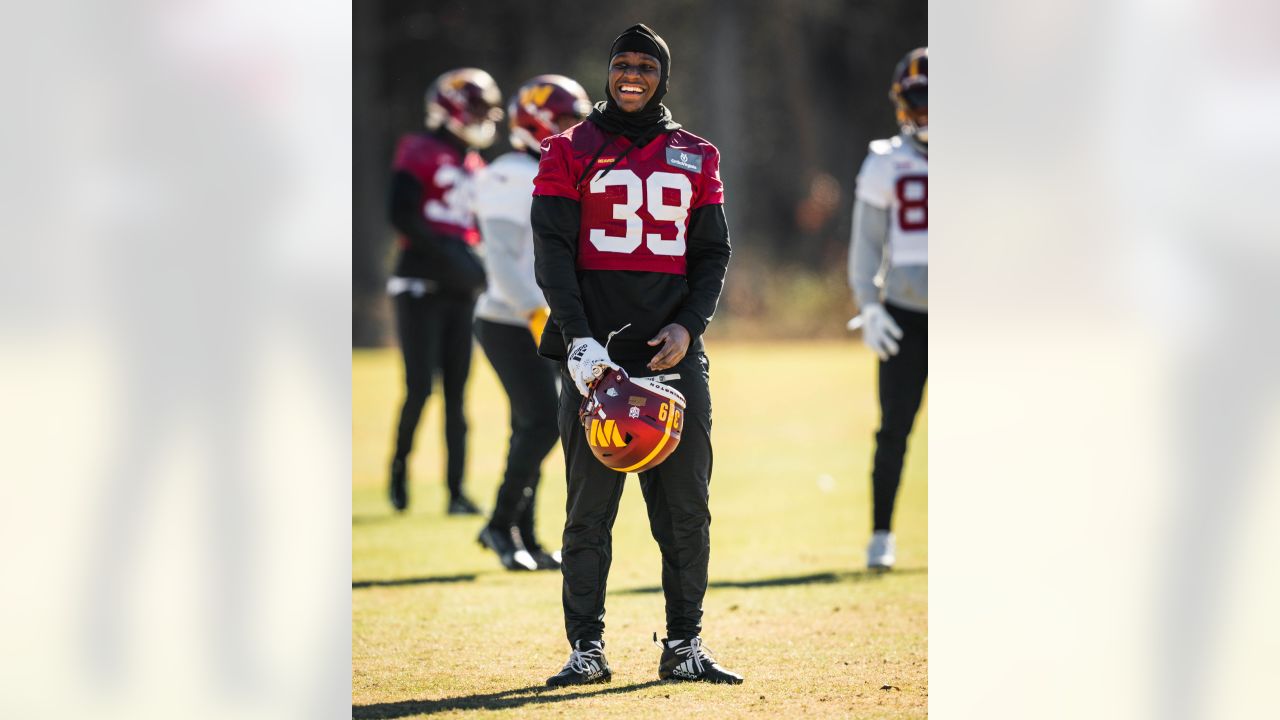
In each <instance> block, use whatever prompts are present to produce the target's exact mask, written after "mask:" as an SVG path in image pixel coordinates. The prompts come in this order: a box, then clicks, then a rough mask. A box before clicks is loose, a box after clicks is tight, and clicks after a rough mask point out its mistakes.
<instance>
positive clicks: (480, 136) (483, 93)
mask: <svg viewBox="0 0 1280 720" xmlns="http://www.w3.org/2000/svg"><path fill="white" fill-rule="evenodd" d="M425 104H426V114H427V117H426V125H427V129H428V130H437V129H439V128H440V127H441V126H443V127H444V128H445V129H446V130H448V131H449V132H451V133H453V134H454V135H455V136H457V138H458V139H459V140H462V141H463V142H464V143H466V144H467V145H470V146H471V147H473V148H476V149H478V150H483V149H485V148H487V147H489V146H490V145H492V144H493V138H494V136H495V135H496V134H497V131H498V121H499V120H501V119H502V107H501V106H502V93H501V92H500V91H499V90H498V84H497V83H495V82H494V81H493V78H492V77H490V76H489V73H487V72H485V71H483V70H480V69H478V68H459V69H457V70H450V71H449V72H447V73H445V74H443V75H441V76H440V77H438V78H436V81H435V82H433V83H431V87H430V88H428V89H427V95H426V98H425Z"/></svg>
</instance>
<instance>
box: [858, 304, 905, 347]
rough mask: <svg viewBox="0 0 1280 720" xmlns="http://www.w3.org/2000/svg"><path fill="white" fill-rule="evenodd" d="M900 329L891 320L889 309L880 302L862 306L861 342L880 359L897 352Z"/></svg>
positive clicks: (900, 335) (900, 334)
mask: <svg viewBox="0 0 1280 720" xmlns="http://www.w3.org/2000/svg"><path fill="white" fill-rule="evenodd" d="M901 339H902V329H901V328H899V327H898V323H896V322H894V321H893V318H892V317H891V316H890V315H889V311H888V310H885V309H884V306H883V305H881V304H880V303H870V304H868V305H867V306H866V307H864V308H862V342H864V343H866V344H867V347H869V348H871V350H872V351H874V352H875V354H876V355H879V356H880V359H881V360H888V359H889V358H890V357H892V356H894V355H897V354H898V342H897V341H898V340H901Z"/></svg>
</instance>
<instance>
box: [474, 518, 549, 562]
mask: <svg viewBox="0 0 1280 720" xmlns="http://www.w3.org/2000/svg"><path fill="white" fill-rule="evenodd" d="M518 537H519V533H518V532H515V530H514V529H513V528H508V529H507V530H506V531H505V532H504V531H502V530H498V529H495V528H493V527H490V526H488V525H486V526H485V528H484V529H483V530H481V531H480V537H478V538H476V540H477V541H479V543H480V545H481V546H482V547H485V548H487V549H489V550H492V551H494V552H495V553H497V554H498V561H499V562H501V563H502V566H503V567H504V568H506V569H508V570H537V569H538V563H537V561H536V560H535V559H534V557H533V556H532V555H530V554H529V551H528V550H525V548H524V546H523V545H521V544H520V543H518V542H516V538H518Z"/></svg>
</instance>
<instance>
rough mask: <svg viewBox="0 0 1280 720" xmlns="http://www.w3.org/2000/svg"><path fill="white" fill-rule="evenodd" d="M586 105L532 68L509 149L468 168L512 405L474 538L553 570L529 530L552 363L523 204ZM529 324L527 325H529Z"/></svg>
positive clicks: (495, 337) (489, 332)
mask: <svg viewBox="0 0 1280 720" xmlns="http://www.w3.org/2000/svg"><path fill="white" fill-rule="evenodd" d="M590 110H591V101H590V100H589V99H588V98H587V92H586V91H585V90H583V89H582V86H581V85H579V84H578V83H577V82H575V81H574V80H571V79H569V78H567V77H564V76H563V75H539V76H537V77H535V78H533V79H531V80H529V81H528V82H526V83H525V84H524V85H522V86H521V87H520V89H519V90H517V91H516V92H515V94H514V95H512V96H511V98H510V100H509V102H508V103H507V122H508V124H509V127H510V130H511V134H510V139H511V146H512V147H513V148H515V151H514V152H509V153H507V154H505V155H503V156H502V157H499V158H498V159H497V160H494V161H493V163H492V164H490V165H489V166H488V167H486V168H485V169H484V170H482V171H481V172H480V173H479V174H478V175H477V176H476V185H475V187H476V192H475V209H476V219H477V220H478V221H479V224H480V231H481V234H482V235H483V236H484V243H485V257H484V263H485V269H486V271H487V274H488V277H489V288H488V289H487V290H486V291H485V293H484V294H483V295H481V296H480V300H479V302H478V303H477V304H476V325H475V332H476V338H477V339H478V340H479V341H480V347H481V348H483V349H484V353H485V355H486V356H487V357H488V358H489V362H490V363H491V364H492V365H493V369H494V371H496V372H497V374H498V379H499V380H500V381H501V382H502V387H503V389H504V390H506V393H507V398H508V400H509V401H510V404H511V442H510V445H509V446H508V449H507V469H506V472H505V473H504V475H503V479H502V485H501V486H500V487H499V488H498V497H497V501H496V502H495V503H494V507H493V514H492V515H491V516H490V518H489V523H488V525H486V526H485V528H484V530H482V531H481V532H480V543H481V544H482V545H484V546H485V547H487V548H489V549H490V550H493V551H494V552H495V553H497V554H498V558H499V559H500V560H501V561H502V564H503V565H504V566H505V567H506V568H507V569H508V570H553V569H556V568H559V567H560V561H559V554H560V553H559V551H556V552H554V553H549V552H547V551H546V550H544V549H543V548H542V545H541V543H539V542H538V540H537V538H536V537H535V535H534V528H533V524H534V523H533V510H534V501H535V497H534V496H535V494H536V492H537V489H538V477H539V472H540V468H541V466H542V461H543V459H544V458H546V456H547V453H550V452H551V450H552V449H553V448H554V447H555V445H556V441H557V440H559V439H560V434H559V433H558V432H557V431H556V366H555V364H554V363H552V362H551V361H550V360H547V359H546V358H543V357H540V356H539V355H538V346H537V343H536V340H535V339H536V338H537V337H540V336H541V335H542V328H543V326H544V325H545V324H546V321H547V314H548V310H547V307H546V300H545V299H544V298H543V296H542V290H541V289H540V288H539V287H538V283H537V281H536V280H535V279H534V276H533V229H532V228H531V227H530V225H529V205H530V203H531V201H532V199H533V178H534V176H535V175H537V174H538V159H539V157H540V156H541V149H540V147H541V145H542V141H543V140H546V139H547V138H549V137H551V136H552V135H555V134H557V133H560V132H561V131H563V130H567V129H569V128H570V127H571V126H573V125H576V124H578V123H579V122H581V121H582V119H583V118H585V117H586V116H587V113H588V112H589V111H590ZM530 331H532V333H531V332H530Z"/></svg>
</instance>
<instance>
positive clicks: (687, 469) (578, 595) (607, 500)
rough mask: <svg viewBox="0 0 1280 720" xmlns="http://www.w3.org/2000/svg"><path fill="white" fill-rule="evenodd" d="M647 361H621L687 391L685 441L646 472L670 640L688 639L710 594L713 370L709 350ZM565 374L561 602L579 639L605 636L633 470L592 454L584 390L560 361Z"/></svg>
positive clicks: (631, 370) (643, 483)
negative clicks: (617, 530)
mask: <svg viewBox="0 0 1280 720" xmlns="http://www.w3.org/2000/svg"><path fill="white" fill-rule="evenodd" d="M647 361H648V358H645V359H644V360H640V361H636V362H625V361H620V360H617V359H616V358H615V362H618V364H619V365H621V366H622V367H623V369H624V370H626V371H627V372H628V374H630V375H631V376H632V377H651V376H654V375H667V374H672V373H678V374H679V375H680V378H679V379H672V380H667V381H666V382H667V383H668V384H670V385H671V386H672V387H674V388H675V389H677V390H679V391H680V392H681V393H683V394H684V397H685V401H686V402H687V404H688V405H687V409H686V413H685V421H684V430H683V432H682V433H681V438H680V445H679V446H677V447H676V449H675V452H673V453H671V455H670V456H669V457H668V458H667V459H666V461H665V462H663V463H662V464H661V465H659V466H658V467H656V468H653V469H652V470H648V471H646V472H643V473H640V492H641V493H643V494H644V500H645V504H646V505H647V506H648V509H649V529H650V531H651V532H652V533H653V539H654V540H657V541H658V548H659V550H660V551H661V553H662V592H663V594H664V595H665V596H666V604H667V637H669V638H690V637H693V636H695V635H698V634H699V633H700V632H701V631H702V599H703V596H704V595H706V593H707V562H708V560H709V559H710V552H711V510H710V508H709V507H708V498H709V489H710V484H711V393H710V390H709V387H708V380H709V377H710V374H709V369H710V368H709V364H708V362H707V358H706V355H703V354H700V353H698V354H695V353H691V354H689V355H686V356H685V358H684V359H683V360H681V361H680V363H679V364H678V365H676V366H675V367H673V368H671V369H669V370H664V371H662V372H661V373H654V372H653V371H650V370H648V369H647V368H646V367H645V363H646V362H647ZM561 375H562V377H561V382H560V417H559V425H560V438H561V440H562V441H563V444H564V454H565V465H566V470H567V472H566V478H567V482H568V499H567V502H566V503H565V526H564V539H563V542H564V547H563V550H562V561H563V567H562V572H563V574H564V592H563V602H564V621H565V631H566V633H567V635H568V638H569V642H570V643H571V644H572V643H573V642H574V641H576V640H599V639H600V638H601V636H602V634H603V633H604V597H605V585H606V584H607V581H608V578H609V565H610V563H611V562H612V560H613V548H612V543H613V522H614V520H615V519H616V518H617V516H618V503H619V501H621V500H622V488H623V481H624V480H625V478H626V475H625V474H624V473H620V472H615V471H613V470H610V469H609V468H607V467H605V466H604V465H602V464H601V463H600V461H599V460H597V459H596V457H595V455H593V454H592V453H591V448H590V447H589V446H588V445H587V438H586V434H585V433H584V432H583V429H582V425H581V424H579V422H578V408H579V406H580V405H581V403H582V395H581V394H579V393H578V390H577V388H576V387H574V384H573V380H572V379H571V378H570V377H569V376H568V374H567V373H566V372H564V370H563V368H562V370H561Z"/></svg>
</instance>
